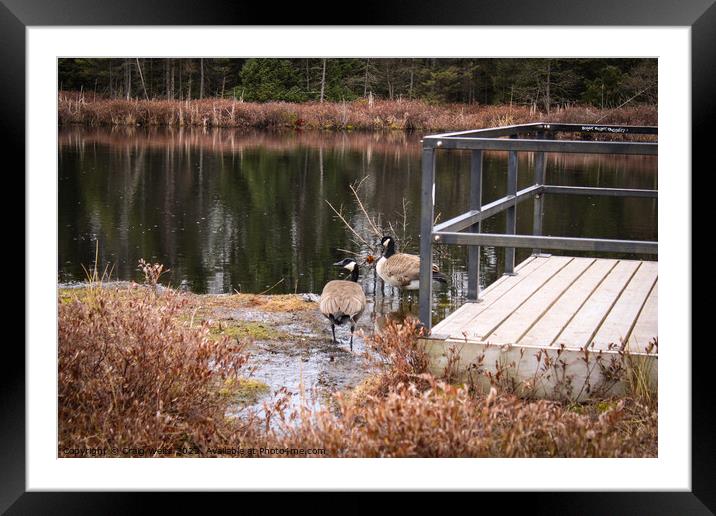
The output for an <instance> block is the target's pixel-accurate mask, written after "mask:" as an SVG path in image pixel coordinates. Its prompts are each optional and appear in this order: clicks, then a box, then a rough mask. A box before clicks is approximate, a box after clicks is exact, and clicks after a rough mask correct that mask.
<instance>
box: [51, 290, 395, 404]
mask: <svg viewBox="0 0 716 516" xmlns="http://www.w3.org/2000/svg"><path fill="white" fill-rule="evenodd" d="M103 287H104V288H113V289H118V290H125V289H126V290H130V289H147V291H149V292H150V291H151V290H150V288H149V287H145V286H141V285H137V284H134V283H131V282H112V283H106V284H104V285H103ZM85 288H86V284H83V283H79V284H72V285H69V284H63V285H60V286H59V300H60V302H63V301H67V300H69V299H72V298H74V297H75V296H78V297H80V298H81V296H82V292H83V289H85ZM156 291H157V294H158V295H162V293H163V291H164V289H163V288H162V287H161V286H159V287H158V288H157V290H156ZM180 295H181V296H182V297H183V298H184V300H185V301H186V303H185V308H184V309H183V310H182V313H181V315H180V316H179V322H180V323H181V324H186V325H189V326H192V327H193V326H199V325H200V324H202V323H203V322H206V323H207V324H208V326H209V331H210V334H211V335H212V336H215V337H217V338H218V337H221V336H228V337H231V338H236V339H237V340H238V341H239V342H241V343H243V344H244V345H245V350H246V351H247V352H248V354H249V360H248V362H247V365H246V366H245V369H244V370H243V374H242V376H241V378H238V379H237V382H238V385H237V386H234V389H233V391H234V395H235V397H236V403H235V411H234V414H235V415H238V414H239V413H240V412H241V411H242V409H246V408H249V409H255V410H258V411H262V410H263V405H264V403H268V404H271V403H272V401H273V400H275V399H276V398H277V397H279V396H284V395H288V398H287V399H288V400H289V406H288V407H287V408H288V409H289V412H290V411H291V410H292V409H296V408H298V407H300V406H301V405H305V406H308V407H310V408H314V409H315V408H320V407H326V406H330V399H331V395H332V394H333V393H335V392H338V391H345V390H348V389H351V388H353V387H355V386H357V385H358V384H360V383H361V382H362V381H363V380H365V379H366V378H367V377H369V376H371V375H373V374H375V373H377V372H378V370H379V367H380V365H379V364H380V358H379V357H378V356H377V355H376V354H375V353H373V352H372V351H371V350H370V349H368V347H367V346H366V341H365V339H366V337H367V336H370V335H372V334H373V332H374V331H375V328H376V319H377V324H378V325H380V324H381V323H382V320H383V319H384V318H383V317H381V316H378V317H375V316H374V315H372V314H371V313H366V314H365V315H364V316H363V317H362V318H361V320H360V321H359V324H358V326H357V328H356V334H355V338H354V340H353V351H351V350H350V347H349V339H350V331H349V329H348V328H347V327H338V328H336V337H337V339H338V343H337V344H334V343H333V342H332V338H331V332H330V326H329V325H328V324H327V321H326V319H325V318H324V317H323V316H322V315H321V314H320V312H319V311H318V301H319V299H320V298H319V296H318V295H315V294H289V295H256V294H218V295H214V294H192V293H189V292H185V293H181V294H180Z"/></svg>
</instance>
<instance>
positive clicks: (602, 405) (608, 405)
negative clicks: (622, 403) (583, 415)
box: [595, 401, 617, 414]
mask: <svg viewBox="0 0 716 516" xmlns="http://www.w3.org/2000/svg"><path fill="white" fill-rule="evenodd" d="M616 405H617V404H616V403H615V402H612V401H599V402H598V403H597V404H596V406H595V408H596V409H597V412H599V413H600V414H602V413H604V412H606V411H608V410H611V409H613V408H614V407H616Z"/></svg>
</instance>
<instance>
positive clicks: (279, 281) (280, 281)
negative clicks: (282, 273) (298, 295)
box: [258, 278, 286, 296]
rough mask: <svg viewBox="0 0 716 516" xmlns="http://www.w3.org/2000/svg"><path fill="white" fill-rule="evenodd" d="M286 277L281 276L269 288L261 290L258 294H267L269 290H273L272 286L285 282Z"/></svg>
mask: <svg viewBox="0 0 716 516" xmlns="http://www.w3.org/2000/svg"><path fill="white" fill-rule="evenodd" d="M285 279H286V278H281V279H280V280H278V281H277V282H276V283H274V284H273V285H271V286H270V287H269V288H267V289H266V290H264V291H263V292H259V294H258V295H259V296H260V295H262V294H265V293H266V292H268V291H269V290H271V289H272V288H274V287H275V286H276V285H278V284H279V283H283V280H285Z"/></svg>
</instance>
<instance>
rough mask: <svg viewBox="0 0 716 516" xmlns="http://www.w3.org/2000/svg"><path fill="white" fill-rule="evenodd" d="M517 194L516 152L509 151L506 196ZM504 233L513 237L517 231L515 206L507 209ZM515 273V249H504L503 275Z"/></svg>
mask: <svg viewBox="0 0 716 516" xmlns="http://www.w3.org/2000/svg"><path fill="white" fill-rule="evenodd" d="M516 193H517V151H509V154H508V157H507V195H508V196H509V195H515V194H516ZM505 220H506V228H505V233H507V234H508V235H514V234H515V233H516V231H517V205H515V206H511V207H509V208H507V214H506V217H505ZM514 273H515V248H514V247H507V248H505V274H514Z"/></svg>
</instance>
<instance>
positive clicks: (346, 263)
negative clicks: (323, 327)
mask: <svg viewBox="0 0 716 516" xmlns="http://www.w3.org/2000/svg"><path fill="white" fill-rule="evenodd" d="M333 265H340V266H342V267H343V268H345V269H348V270H349V271H351V279H350V281H348V280H332V281H329V282H328V283H326V285H325V286H324V287H323V292H321V300H320V302H319V304H318V309H319V310H320V312H321V313H322V314H323V315H324V316H325V317H326V318H327V319H328V320H329V321H330V323H331V331H332V332H333V342H336V325H338V326H340V325H342V324H344V323H346V322H350V325H351V340H350V344H351V350H353V331H354V330H355V326H356V323H357V322H358V319H359V318H360V316H361V315H362V314H363V310H365V305H366V299H365V294H364V293H363V287H361V286H360V284H359V283H358V265H357V264H356V262H355V260H353V259H351V258H345V259H344V260H343V261H340V262H338V263H334V264H333Z"/></svg>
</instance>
